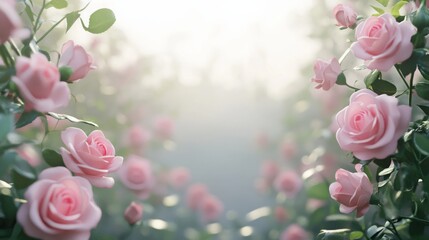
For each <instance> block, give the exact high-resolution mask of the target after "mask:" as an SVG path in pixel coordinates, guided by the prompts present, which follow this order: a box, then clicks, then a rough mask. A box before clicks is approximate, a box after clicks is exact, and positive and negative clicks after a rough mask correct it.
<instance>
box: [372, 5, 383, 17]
mask: <svg viewBox="0 0 429 240" xmlns="http://www.w3.org/2000/svg"><path fill="white" fill-rule="evenodd" d="M371 7H372V8H373V9H374V10H375V11H377V14H375V15H381V14H383V13H384V9H382V8H379V7H376V6H372V5H371Z"/></svg>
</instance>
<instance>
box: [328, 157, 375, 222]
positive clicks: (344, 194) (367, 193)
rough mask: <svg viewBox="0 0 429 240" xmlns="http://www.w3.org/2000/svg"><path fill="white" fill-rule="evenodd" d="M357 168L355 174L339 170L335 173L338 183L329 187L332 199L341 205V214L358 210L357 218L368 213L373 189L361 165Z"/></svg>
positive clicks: (357, 165)
mask: <svg viewBox="0 0 429 240" xmlns="http://www.w3.org/2000/svg"><path fill="white" fill-rule="evenodd" d="M355 168H356V171H357V172H355V173H352V172H349V171H347V170H344V169H338V170H337V172H336V173H335V180H336V182H334V183H331V185H330V186H329V193H330V194H331V197H332V199H334V200H336V201H337V202H339V203H340V212H342V213H351V212H353V211H354V210H356V216H357V217H361V216H363V215H364V214H365V213H366V212H367V211H368V208H369V200H370V199H371V195H372V193H373V187H372V184H371V182H370V181H369V179H368V177H367V176H366V174H365V173H364V172H362V171H361V169H360V168H361V165H360V164H356V166H355Z"/></svg>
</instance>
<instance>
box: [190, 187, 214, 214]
mask: <svg viewBox="0 0 429 240" xmlns="http://www.w3.org/2000/svg"><path fill="white" fill-rule="evenodd" d="M208 194H209V193H208V190H207V187H206V186H205V185H203V184H199V183H197V184H194V185H192V186H190V187H189V188H188V191H187V192H186V203H187V205H188V207H189V208H190V209H192V210H197V209H198V208H199V206H200V204H201V202H202V200H203V198H204V197H205V196H206V195H208Z"/></svg>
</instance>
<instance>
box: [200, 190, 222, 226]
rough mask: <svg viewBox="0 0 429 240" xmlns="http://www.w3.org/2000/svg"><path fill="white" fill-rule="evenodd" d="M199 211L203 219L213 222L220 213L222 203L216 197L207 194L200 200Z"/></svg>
mask: <svg viewBox="0 0 429 240" xmlns="http://www.w3.org/2000/svg"><path fill="white" fill-rule="evenodd" d="M199 211H200V214H201V218H202V219H203V221H205V222H213V221H216V220H217V219H218V218H219V216H220V214H221V213H222V211H223V205H222V202H221V201H220V200H219V199H218V198H217V197H215V196H213V195H210V194H207V195H205V196H204V197H203V198H202V200H201V205H200V207H199Z"/></svg>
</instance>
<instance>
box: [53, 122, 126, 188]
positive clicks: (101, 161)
mask: <svg viewBox="0 0 429 240" xmlns="http://www.w3.org/2000/svg"><path fill="white" fill-rule="evenodd" d="M61 140H62V141H63V143H64V144H65V146H66V147H65V148H64V147H62V148H61V156H62V157H63V160H64V164H65V165H66V167H67V168H68V169H70V170H71V171H72V172H74V173H75V174H76V175H78V176H82V177H84V178H86V179H88V180H89V181H90V182H91V183H92V184H93V185H94V186H96V187H102V188H111V187H112V186H113V184H114V183H115V180H114V179H113V178H111V177H106V175H107V174H108V173H111V172H114V171H116V170H118V169H119V168H120V167H121V165H122V161H123V158H122V157H119V156H115V148H114V147H113V145H112V143H111V142H110V141H109V140H108V139H107V138H106V137H104V134H103V132H101V131H100V130H95V131H93V132H91V133H90V134H89V135H88V136H86V134H85V132H84V131H82V130H81V129H79V128H74V127H69V128H66V129H65V130H64V131H62V132H61Z"/></svg>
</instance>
